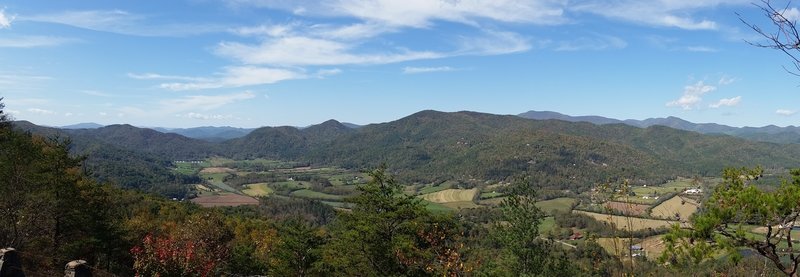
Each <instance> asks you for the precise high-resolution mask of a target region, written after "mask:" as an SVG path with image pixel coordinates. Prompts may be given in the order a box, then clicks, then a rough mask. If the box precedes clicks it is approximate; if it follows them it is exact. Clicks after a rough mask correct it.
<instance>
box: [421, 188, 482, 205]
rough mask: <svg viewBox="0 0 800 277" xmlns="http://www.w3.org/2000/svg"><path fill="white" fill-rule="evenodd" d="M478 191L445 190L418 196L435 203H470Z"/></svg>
mask: <svg viewBox="0 0 800 277" xmlns="http://www.w3.org/2000/svg"><path fill="white" fill-rule="evenodd" d="M477 193H478V189H476V188H474V189H446V190H442V191H438V192H433V193H428V194H423V195H420V196H419V197H421V198H422V199H425V200H428V201H431V202H436V203H450V202H465V201H469V202H471V201H472V199H474V198H475V194H477Z"/></svg>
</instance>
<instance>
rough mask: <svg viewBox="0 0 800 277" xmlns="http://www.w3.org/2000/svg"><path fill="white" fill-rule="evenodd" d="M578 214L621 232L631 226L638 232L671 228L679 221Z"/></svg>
mask: <svg viewBox="0 0 800 277" xmlns="http://www.w3.org/2000/svg"><path fill="white" fill-rule="evenodd" d="M575 212H576V213H582V214H585V215H588V216H591V217H592V218H594V219H595V220H599V221H605V222H609V223H613V224H614V225H615V226H616V227H617V229H620V230H628V229H629V225H630V229H631V230H633V231H638V230H647V229H651V228H652V229H656V228H659V227H669V226H671V225H672V224H675V223H678V222H677V221H671V220H657V219H647V218H638V217H625V216H618V215H608V214H599V213H592V212H586V211H575Z"/></svg>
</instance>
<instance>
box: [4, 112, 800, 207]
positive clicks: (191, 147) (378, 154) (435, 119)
mask: <svg viewBox="0 0 800 277" xmlns="http://www.w3.org/2000/svg"><path fill="white" fill-rule="evenodd" d="M575 121H578V120H575ZM608 121H609V122H607V123H604V124H594V123H589V122H571V121H567V120H563V118H562V119H559V120H555V119H548V120H531V119H526V118H523V117H520V116H513V115H494V114H485V113H477V112H438V111H421V112H418V113H415V114H412V115H409V116H407V117H404V118H401V119H398V120H395V121H391V122H387V123H380V124H370V125H366V126H361V127H360V128H357V129H354V128H350V127H348V126H346V125H344V124H343V123H340V122H338V121H336V120H328V121H326V122H323V123H321V124H317V125H312V126H309V127H306V128H302V129H301V128H295V127H288V126H283V127H262V128H257V129H255V130H253V131H251V132H250V133H248V134H247V135H245V136H242V137H238V138H233V139H228V140H223V141H206V140H201V139H194V138H189V137H185V136H182V135H179V134H173V133H161V132H158V131H155V130H151V129H147V128H139V127H134V126H130V125H110V126H105V127H101V128H96V129H72V130H70V129H56V128H48V127H41V126H36V125H33V124H31V123H28V122H16V123H15V124H16V126H17V128H21V129H24V130H28V131H30V132H33V133H39V134H42V135H45V136H50V137H53V136H58V137H69V138H70V139H71V140H72V143H73V151H74V153H76V154H80V155H87V156H88V160H87V166H88V167H89V168H90V169H91V171H93V172H94V173H95V176H96V177H97V178H98V179H101V180H106V181H111V182H115V183H119V184H120V185H122V186H125V187H140V188H144V189H145V190H151V191H157V192H159V191H163V190H164V188H163V184H164V183H170V184H174V183H175V182H177V180H180V179H181V178H185V177H181V176H177V175H175V174H173V173H171V172H170V171H169V170H168V167H169V166H170V164H171V163H172V162H173V161H175V160H184V159H204V158H208V157H212V156H223V157H229V158H233V159H252V158H266V159H276V160H286V161H296V162H303V163H309V164H312V165H314V166H337V167H343V168H348V169H353V170H364V169H369V168H374V167H376V166H378V165H380V164H381V163H385V164H387V165H388V166H389V169H390V170H391V172H393V173H394V174H396V176H397V177H398V178H399V179H400V180H401V181H403V182H409V183H414V182H418V183H429V182H439V181H444V180H456V181H460V182H465V183H469V182H481V181H484V180H495V181H504V180H510V179H511V178H513V177H514V176H517V175H520V174H525V175H528V176H531V177H533V179H534V180H536V182H537V183H539V184H540V185H542V186H545V187H552V188H557V189H571V190H574V191H581V190H586V189H588V188H590V187H591V186H593V185H595V184H597V183H599V182H606V181H609V180H618V179H628V180H630V181H631V182H633V183H641V184H652V183H659V182H663V181H665V180H668V179H671V178H674V177H676V176H696V175H700V176H718V175H719V174H720V172H721V170H722V169H723V168H725V167H730V166H734V167H741V166H756V165H761V166H763V167H765V168H766V169H767V171H768V172H783V171H785V169H787V168H794V167H798V165H800V144H776V143H767V142H759V141H753V140H747V139H743V138H739V137H734V136H730V135H724V134H701V133H698V132H690V131H685V130H679V129H675V128H671V127H666V126H660V125H651V126H649V127H646V128H641V127H635V126H632V124H625V123H623V124H613V122H610V120H608ZM170 180H172V181H170ZM171 188H172V189H178V188H180V186H171ZM178 192H179V191H178Z"/></svg>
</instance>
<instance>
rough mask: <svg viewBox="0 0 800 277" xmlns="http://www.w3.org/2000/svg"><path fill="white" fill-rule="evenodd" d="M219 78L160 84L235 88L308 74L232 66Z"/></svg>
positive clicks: (179, 88) (270, 82) (187, 88)
mask: <svg viewBox="0 0 800 277" xmlns="http://www.w3.org/2000/svg"><path fill="white" fill-rule="evenodd" d="M219 75H221V76H220V77H217V78H198V79H197V80H198V81H194V82H176V83H163V84H160V85H159V86H160V87H161V88H165V89H169V90H176V91H177V90H200V89H215V88H234V87H243V86H254V85H263V84H272V83H277V82H280V81H285V80H292V79H304V78H307V76H306V75H305V74H304V73H302V72H297V71H292V70H288V69H280V68H268V67H255V66H231V67H226V68H225V72H223V73H221V74H219Z"/></svg>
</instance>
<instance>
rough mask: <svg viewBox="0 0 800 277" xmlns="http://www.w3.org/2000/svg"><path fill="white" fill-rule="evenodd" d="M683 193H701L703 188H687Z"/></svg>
mask: <svg viewBox="0 0 800 277" xmlns="http://www.w3.org/2000/svg"><path fill="white" fill-rule="evenodd" d="M683 193H686V194H701V193H703V190H702V189H687V190H685V191H684V192H683Z"/></svg>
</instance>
